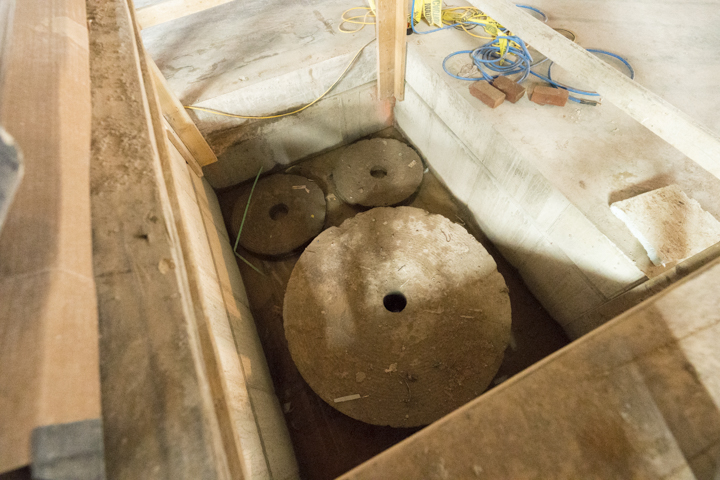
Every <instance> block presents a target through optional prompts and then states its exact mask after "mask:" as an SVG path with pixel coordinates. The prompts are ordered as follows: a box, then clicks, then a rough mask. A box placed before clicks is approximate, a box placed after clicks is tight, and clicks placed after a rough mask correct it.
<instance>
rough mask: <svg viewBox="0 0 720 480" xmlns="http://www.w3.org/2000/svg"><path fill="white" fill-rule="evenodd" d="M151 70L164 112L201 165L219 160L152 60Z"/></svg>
mask: <svg viewBox="0 0 720 480" xmlns="http://www.w3.org/2000/svg"><path fill="white" fill-rule="evenodd" d="M150 71H151V73H152V76H153V83H154V84H155V88H156V89H157V93H158V98H159V99H160V106H161V107H162V113H163V115H164V116H165V119H166V120H167V121H168V123H169V124H170V126H171V127H172V128H173V130H175V133H176V134H177V136H178V137H179V138H180V139H181V140H182V142H183V143H184V144H185V146H186V147H187V149H188V151H189V152H190V153H191V154H192V156H193V157H194V158H195V160H197V163H198V164H200V166H201V167H204V166H205V165H209V164H211V163H215V162H217V157H216V156H215V153H214V152H213V151H212V149H211V148H210V145H208V143H207V141H205V138H204V137H203V136H202V134H201V133H200V130H198V128H197V126H196V125H195V123H193V121H192V119H190V116H189V115H188V113H187V112H186V111H185V108H184V107H183V106H182V104H181V103H180V101H179V100H178V99H177V98H176V97H175V95H174V94H173V93H172V91H171V90H170V86H169V85H168V84H167V81H166V80H165V77H164V76H163V74H162V73H161V72H160V69H159V68H158V67H157V65H155V62H153V61H152V60H150Z"/></svg>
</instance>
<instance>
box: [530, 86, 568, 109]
mask: <svg viewBox="0 0 720 480" xmlns="http://www.w3.org/2000/svg"><path fill="white" fill-rule="evenodd" d="M569 97H570V92H568V91H567V90H565V89H563V88H554V87H546V86H544V85H537V86H536V87H535V88H533V91H532V94H531V95H530V100H532V101H533V102H535V103H537V104H538V105H556V106H558V107H564V106H565V104H566V103H567V101H568V98H569Z"/></svg>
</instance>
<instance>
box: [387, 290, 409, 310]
mask: <svg viewBox="0 0 720 480" xmlns="http://www.w3.org/2000/svg"><path fill="white" fill-rule="evenodd" d="M383 305H385V309H386V310H387V311H388V312H393V313H397V312H402V311H403V310H404V309H405V306H406V305H407V298H405V295H403V294H402V293H400V292H393V293H388V294H387V295H385V298H383Z"/></svg>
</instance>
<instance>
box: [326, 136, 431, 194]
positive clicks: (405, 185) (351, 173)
mask: <svg viewBox="0 0 720 480" xmlns="http://www.w3.org/2000/svg"><path fill="white" fill-rule="evenodd" d="M423 170H424V167H423V164H422V160H420V156H419V155H418V154H417V153H416V152H415V150H413V149H412V148H410V147H408V146H407V145H405V144H404V143H402V142H399V141H397V140H393V139H391V138H388V139H385V138H373V139H371V140H360V141H359V142H356V143H353V144H352V145H350V146H348V147H346V148H345V149H344V150H343V153H342V155H341V157H340V160H339V161H338V163H337V165H336V166H335V169H334V170H333V180H334V182H335V187H336V188H337V192H338V195H340V197H341V198H342V199H343V200H344V201H345V202H347V203H350V204H356V205H363V206H365V207H385V206H389V205H395V204H397V203H400V202H402V201H403V200H405V199H407V198H408V197H409V196H410V195H412V194H413V193H415V191H416V190H417V188H418V187H419V186H420V183H421V182H422V178H423Z"/></svg>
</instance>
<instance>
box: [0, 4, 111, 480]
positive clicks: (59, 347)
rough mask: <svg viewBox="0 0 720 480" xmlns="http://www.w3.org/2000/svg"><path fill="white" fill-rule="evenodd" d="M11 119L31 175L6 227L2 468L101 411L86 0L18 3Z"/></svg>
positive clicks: (8, 95)
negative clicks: (47, 429)
mask: <svg viewBox="0 0 720 480" xmlns="http://www.w3.org/2000/svg"><path fill="white" fill-rule="evenodd" d="M10 44H11V46H12V47H11V49H10V52H9V55H8V56H7V58H4V59H3V62H2V63H3V66H4V68H6V71H5V82H4V85H3V91H2V94H1V95H0V97H1V98H2V102H1V105H2V111H1V113H0V115H1V117H2V121H1V123H2V124H3V126H4V127H5V128H6V129H7V130H8V132H9V133H10V134H11V135H12V136H13V137H14V138H15V141H16V143H17V145H18V146H19V148H20V149H21V150H22V152H23V154H24V159H25V177H24V180H23V182H22V184H21V185H20V188H19V189H18V191H17V194H16V197H15V200H14V203H13V205H12V207H11V208H10V211H9V212H8V216H7V218H6V222H5V225H4V227H3V230H2V234H1V235H0V412H2V414H0V472H5V471H8V470H11V469H15V468H17V467H20V466H23V465H27V464H28V463H29V462H30V460H31V452H30V434H31V431H32V430H33V429H34V428H35V427H39V426H46V425H53V424H60V423H68V422H73V421H80V420H87V419H97V418H98V417H99V416H100V382H99V374H98V335H97V309H96V301H95V285H94V282H93V276H92V259H91V254H92V250H91V231H90V196H89V178H88V177H89V174H88V161H89V156H90V82H89V72H88V37H87V29H86V19H85V1H84V0H22V1H19V2H17V3H16V10H15V23H14V28H13V32H12V39H11V43H10Z"/></svg>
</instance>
